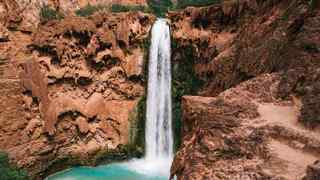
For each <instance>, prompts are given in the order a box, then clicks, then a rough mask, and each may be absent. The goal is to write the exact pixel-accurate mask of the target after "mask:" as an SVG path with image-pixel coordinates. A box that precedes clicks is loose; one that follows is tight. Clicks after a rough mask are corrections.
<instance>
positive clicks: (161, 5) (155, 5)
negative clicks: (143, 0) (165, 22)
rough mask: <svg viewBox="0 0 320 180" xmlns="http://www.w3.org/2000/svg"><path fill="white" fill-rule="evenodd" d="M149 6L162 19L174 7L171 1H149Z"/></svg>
mask: <svg viewBox="0 0 320 180" xmlns="http://www.w3.org/2000/svg"><path fill="white" fill-rule="evenodd" d="M148 5H149V7H150V8H151V10H152V12H153V13H154V14H155V15H157V16H160V17H162V16H165V14H166V13H167V11H168V10H169V9H170V8H171V7H172V2H171V0H148Z"/></svg>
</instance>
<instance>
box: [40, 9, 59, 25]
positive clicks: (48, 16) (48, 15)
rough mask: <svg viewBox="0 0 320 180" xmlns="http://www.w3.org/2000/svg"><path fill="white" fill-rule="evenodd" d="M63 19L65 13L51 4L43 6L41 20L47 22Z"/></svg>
mask: <svg viewBox="0 0 320 180" xmlns="http://www.w3.org/2000/svg"><path fill="white" fill-rule="evenodd" d="M60 19H63V14H62V13H61V12H59V11H57V10H55V9H53V8H51V7H49V6H43V7H42V8H41V9H40V22H41V23H45V22H48V21H51V20H60Z"/></svg>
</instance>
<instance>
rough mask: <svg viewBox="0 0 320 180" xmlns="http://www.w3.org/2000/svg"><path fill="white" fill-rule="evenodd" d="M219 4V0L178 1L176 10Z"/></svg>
mask: <svg viewBox="0 0 320 180" xmlns="http://www.w3.org/2000/svg"><path fill="white" fill-rule="evenodd" d="M220 2H221V0H178V2H177V8H179V9H180V8H186V7H187V6H208V5H211V4H216V3H220Z"/></svg>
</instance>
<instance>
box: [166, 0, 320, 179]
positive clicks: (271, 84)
mask: <svg viewBox="0 0 320 180" xmlns="http://www.w3.org/2000/svg"><path fill="white" fill-rule="evenodd" d="M168 17H169V18H170V19H171V23H172V34H173V39H174V42H175V48H174V50H173V54H172V56H173V62H179V61H180V62H181V63H190V62H185V60H186V58H182V57H184V56H185V54H189V55H190V56H192V57H191V58H188V60H189V61H192V62H191V63H192V64H194V65H193V67H194V72H195V74H196V76H197V78H198V79H200V80H201V81H202V82H203V84H202V85H201V84H200V85H199V91H197V93H191V94H192V95H197V96H184V97H183V98H182V124H183V125H182V138H183V139H182V144H181V147H180V149H179V150H178V152H177V154H176V156H175V160H174V163H173V165H172V168H171V173H172V177H173V176H175V175H176V176H177V177H178V179H197V180H198V179H302V178H303V177H304V176H305V175H306V169H307V167H309V168H308V169H309V170H310V169H312V168H314V167H317V165H316V163H315V164H314V165H312V164H313V163H314V162H315V161H316V160H317V159H319V158H320V156H319V155H320V154H319V148H318V147H319V138H318V137H319V133H320V132H319V130H318V124H319V114H320V112H319V105H320V101H319V97H320V96H319V95H320V91H319V87H320V86H319V83H318V81H319V77H320V76H319V68H320V63H319V59H320V44H319V42H320V41H319V38H320V31H319V28H320V27H319V25H320V21H319V17H320V11H319V4H317V3H314V2H312V1H303V0H295V1H286V0H279V1H272V0H270V1H269V0H268V1H255V0H249V1H247V0H246V1H245V0H243V1H224V2H223V3H221V4H216V5H212V6H209V7H202V8H194V7H189V8H186V9H185V10H182V11H178V12H170V13H169V14H168ZM190 51H191V52H192V53H190ZM315 169H316V168H315ZM309 170H308V171H307V172H308V173H309V174H307V176H305V178H306V179H308V178H310V177H313V175H310V172H313V171H312V170H311V171H309ZM315 174H316V173H315Z"/></svg>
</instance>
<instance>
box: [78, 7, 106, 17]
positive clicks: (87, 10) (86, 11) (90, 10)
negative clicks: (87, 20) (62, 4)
mask: <svg viewBox="0 0 320 180" xmlns="http://www.w3.org/2000/svg"><path fill="white" fill-rule="evenodd" d="M106 10H108V7H107V6H103V5H91V4H88V5H86V6H85V7H83V8H80V9H78V10H76V11H75V13H76V15H77V16H81V17H88V16H91V15H93V14H94V13H95V12H98V11H106Z"/></svg>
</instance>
